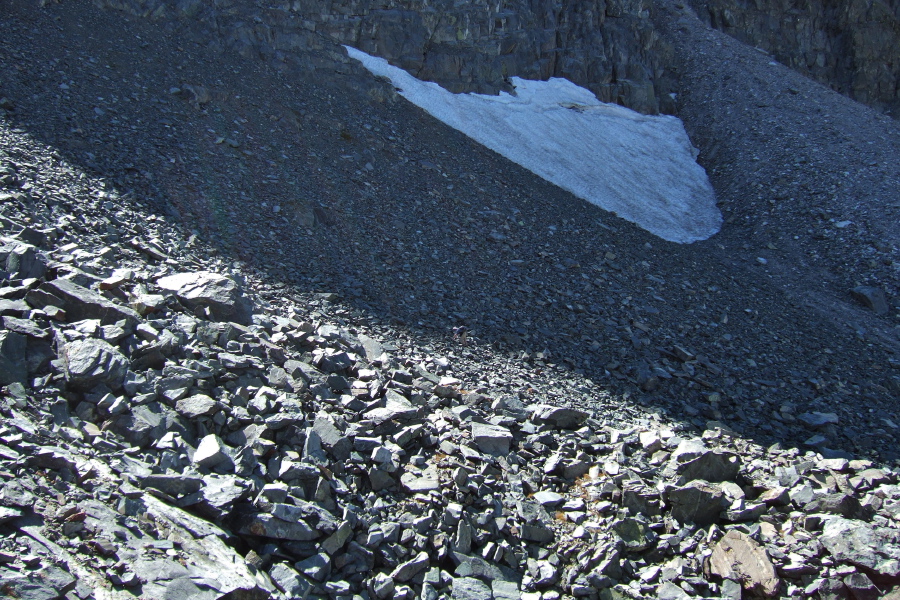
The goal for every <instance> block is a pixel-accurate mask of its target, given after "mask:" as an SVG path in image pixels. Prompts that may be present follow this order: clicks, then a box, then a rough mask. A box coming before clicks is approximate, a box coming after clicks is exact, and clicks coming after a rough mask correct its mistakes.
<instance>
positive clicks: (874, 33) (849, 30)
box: [692, 0, 900, 116]
mask: <svg viewBox="0 0 900 600" xmlns="http://www.w3.org/2000/svg"><path fill="white" fill-rule="evenodd" d="M692 5H693V6H694V8H695V9H696V11H697V14H698V15H699V16H700V17H701V18H702V19H705V20H706V21H707V22H708V23H709V24H710V25H711V26H713V27H715V28H717V29H721V30H722V31H724V32H726V33H728V34H730V35H732V36H734V37H736V38H738V39H739V40H741V41H743V42H746V43H748V44H751V45H753V46H758V47H759V48H762V49H764V50H766V51H767V52H770V53H771V54H773V55H774V56H775V58H776V59H778V61H780V62H782V63H784V64H786V65H788V66H790V67H793V68H794V69H797V70H798V71H800V72H801V73H803V74H805V75H809V76H810V77H812V78H813V79H816V80H818V81H820V82H822V83H824V84H826V85H829V86H831V87H832V88H833V89H835V90H837V91H839V92H841V93H842V94H846V95H847V96H850V97H851V98H853V99H855V100H858V101H859V102H863V103H865V104H868V105H870V106H873V107H875V108H878V109H881V110H885V111H886V112H888V113H890V114H893V115H894V116H897V115H898V109H900V85H898V83H900V2H898V1H897V0H885V1H881V0H853V1H851V2H837V3H835V2H822V1H820V0H807V1H805V2H793V1H791V0H757V1H756V2H745V1H743V0H738V1H735V0H693V2H692Z"/></svg>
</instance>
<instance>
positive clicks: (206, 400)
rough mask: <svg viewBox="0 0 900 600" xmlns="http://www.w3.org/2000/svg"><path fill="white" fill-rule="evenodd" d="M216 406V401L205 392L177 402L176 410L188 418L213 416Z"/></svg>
mask: <svg viewBox="0 0 900 600" xmlns="http://www.w3.org/2000/svg"><path fill="white" fill-rule="evenodd" d="M216 407H217V404H216V401H215V400H214V399H213V398H210V397H209V396H207V395H205V394H195V395H193V396H189V397H187V398H182V399H181V400H179V401H178V402H176V403H175V410H176V411H177V412H178V414H180V415H181V416H183V417H184V418H186V419H196V418H197V417H209V416H212V414H213V413H214V412H216Z"/></svg>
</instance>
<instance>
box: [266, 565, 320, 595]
mask: <svg viewBox="0 0 900 600" xmlns="http://www.w3.org/2000/svg"><path fill="white" fill-rule="evenodd" d="M269 577H271V578H272V581H273V582H274V583H275V585H276V586H278V589H279V590H281V591H282V592H284V593H285V594H287V596H288V597H289V598H306V596H307V594H309V591H310V588H312V584H311V583H310V582H309V581H307V580H306V578H305V577H303V576H302V575H300V573H298V572H297V571H296V570H295V569H292V568H291V567H290V566H289V565H287V564H285V563H278V564H276V565H273V566H272V568H271V569H269Z"/></svg>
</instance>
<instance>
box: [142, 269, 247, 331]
mask: <svg viewBox="0 0 900 600" xmlns="http://www.w3.org/2000/svg"><path fill="white" fill-rule="evenodd" d="M156 284H157V285H158V286H159V287H161V288H162V289H164V290H166V291H168V292H172V293H174V294H175V295H176V296H177V297H178V299H179V300H180V301H181V302H182V303H183V304H184V305H185V306H187V307H188V308H190V309H192V310H197V309H201V310H206V311H207V312H208V313H209V317H210V318H211V319H212V320H214V321H228V322H234V323H241V324H243V325H249V324H250V323H252V317H253V303H252V302H250V300H249V299H248V298H246V297H245V296H244V295H243V292H242V291H241V289H240V287H239V286H238V284H237V282H235V281H234V280H233V279H230V278H228V277H224V276H222V275H219V274H217V273H210V272H208V271H199V272H196V273H178V274H176V275H169V276H168V277H162V278H160V279H159V280H157V282H156Z"/></svg>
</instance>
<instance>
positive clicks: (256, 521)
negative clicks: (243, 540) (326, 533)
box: [238, 513, 320, 542]
mask: <svg viewBox="0 0 900 600" xmlns="http://www.w3.org/2000/svg"><path fill="white" fill-rule="evenodd" d="M238 533H241V534H245V535H246V534H249V535H259V536H263V537H270V538H275V539H279V540H296V541H300V542H309V541H312V540H315V539H318V538H319V537H320V534H319V532H318V531H316V530H315V529H313V528H312V527H310V526H309V525H307V524H306V522H305V521H292V522H288V521H285V520H283V519H280V518H278V517H276V516H274V515H270V514H266V513H257V514H252V515H247V516H245V517H243V518H241V520H240V526H239V527H238Z"/></svg>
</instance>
